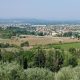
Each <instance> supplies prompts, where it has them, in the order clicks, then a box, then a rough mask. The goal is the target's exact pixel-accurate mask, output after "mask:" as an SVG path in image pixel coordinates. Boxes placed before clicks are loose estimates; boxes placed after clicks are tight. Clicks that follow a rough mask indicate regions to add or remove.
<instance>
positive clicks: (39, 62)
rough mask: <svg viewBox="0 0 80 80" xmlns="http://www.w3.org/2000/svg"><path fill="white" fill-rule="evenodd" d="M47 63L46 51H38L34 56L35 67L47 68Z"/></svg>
mask: <svg viewBox="0 0 80 80" xmlns="http://www.w3.org/2000/svg"><path fill="white" fill-rule="evenodd" d="M45 62H46V57H45V51H44V50H42V49H38V50H37V51H36V53H35V55H34V65H35V66H36V67H45Z"/></svg>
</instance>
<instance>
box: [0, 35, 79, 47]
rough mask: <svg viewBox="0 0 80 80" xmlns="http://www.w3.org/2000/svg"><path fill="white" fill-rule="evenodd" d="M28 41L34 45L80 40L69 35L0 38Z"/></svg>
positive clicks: (13, 42) (19, 41) (15, 42)
mask: <svg viewBox="0 0 80 80" xmlns="http://www.w3.org/2000/svg"><path fill="white" fill-rule="evenodd" d="M25 41H28V42H29V44H30V46H33V45H40V44H41V45H46V44H55V43H59V42H60V41H61V42H62V43H71V42H80V40H78V39H71V38H69V37H51V36H42V37H41V36H27V37H26V38H14V39H0V42H2V43H10V44H15V45H20V44H21V43H22V42H25Z"/></svg>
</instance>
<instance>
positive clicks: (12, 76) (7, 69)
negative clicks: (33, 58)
mask: <svg viewBox="0 0 80 80" xmlns="http://www.w3.org/2000/svg"><path fill="white" fill-rule="evenodd" d="M24 76H25V75H24V73H23V69H22V68H21V67H20V66H19V65H18V64H17V63H15V62H14V63H4V64H3V63H2V64H0V80H25V77H24Z"/></svg>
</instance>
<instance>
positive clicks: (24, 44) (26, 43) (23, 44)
mask: <svg viewBox="0 0 80 80" xmlns="http://www.w3.org/2000/svg"><path fill="white" fill-rule="evenodd" d="M24 46H27V47H28V46H29V42H28V41H26V42H23V43H21V47H24Z"/></svg>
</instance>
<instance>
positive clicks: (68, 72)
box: [55, 67, 80, 80]
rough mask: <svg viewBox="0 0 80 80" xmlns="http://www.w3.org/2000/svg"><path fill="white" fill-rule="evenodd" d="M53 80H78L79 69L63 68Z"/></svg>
mask: <svg viewBox="0 0 80 80" xmlns="http://www.w3.org/2000/svg"><path fill="white" fill-rule="evenodd" d="M55 80H80V67H75V68H72V67H64V68H62V69H61V70H60V71H59V72H58V73H56V75H55Z"/></svg>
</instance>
